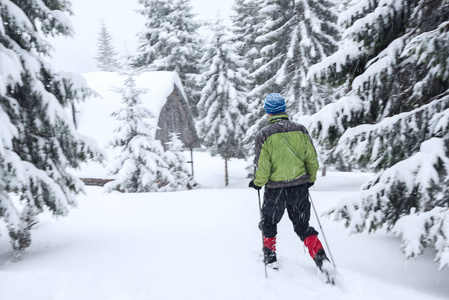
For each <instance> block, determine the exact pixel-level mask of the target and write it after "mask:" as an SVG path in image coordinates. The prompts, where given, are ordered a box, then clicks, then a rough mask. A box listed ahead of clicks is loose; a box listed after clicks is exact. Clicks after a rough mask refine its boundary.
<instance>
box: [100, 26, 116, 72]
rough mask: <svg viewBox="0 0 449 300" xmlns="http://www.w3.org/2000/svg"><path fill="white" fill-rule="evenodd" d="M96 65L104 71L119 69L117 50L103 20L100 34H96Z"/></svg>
mask: <svg viewBox="0 0 449 300" xmlns="http://www.w3.org/2000/svg"><path fill="white" fill-rule="evenodd" d="M97 46H98V51H97V56H96V57H95V58H96V60H97V66H98V67H99V68H100V70H102V71H105V72H114V71H117V70H118V69H119V63H118V60H117V52H116V51H115V49H114V45H113V44H112V37H111V35H110V34H109V32H108V30H107V28H106V25H105V24H104V22H101V28H100V34H99V36H98V43H97Z"/></svg>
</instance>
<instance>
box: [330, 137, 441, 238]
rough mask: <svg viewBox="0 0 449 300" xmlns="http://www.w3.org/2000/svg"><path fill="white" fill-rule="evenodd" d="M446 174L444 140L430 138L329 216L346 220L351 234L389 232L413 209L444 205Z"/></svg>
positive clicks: (422, 209)
mask: <svg viewBox="0 0 449 300" xmlns="http://www.w3.org/2000/svg"><path fill="white" fill-rule="evenodd" d="M437 167H438V169H437ZM448 174H449V159H448V158H447V156H446V153H445V147H444V140H443V139H440V138H432V139H430V140H428V141H425V142H424V143H422V144H421V149H420V151H419V152H418V153H416V154H415V155H413V156H411V157H409V158H407V159H405V160H402V161H400V162H399V163H397V164H395V165H394V166H392V167H391V168H389V169H386V170H385V171H383V172H381V173H378V174H376V175H375V176H374V177H373V178H372V179H371V180H370V181H368V182H367V183H366V184H365V185H364V186H363V187H362V189H363V190H362V191H361V192H360V193H358V194H356V195H352V196H349V197H346V198H345V199H343V200H341V201H340V202H339V203H338V204H337V205H336V206H335V207H334V208H332V209H331V210H330V211H329V214H331V215H334V216H335V219H345V222H346V227H348V228H349V229H350V230H351V231H352V232H362V231H365V230H368V231H370V232H371V231H375V230H377V229H378V228H386V229H388V230H391V229H392V228H393V226H394V224H395V222H396V221H398V220H400V218H401V217H403V216H405V215H407V214H408V213H409V212H410V210H411V209H412V208H413V207H415V208H417V209H418V210H419V211H420V212H425V211H426V210H427V208H428V207H432V205H430V202H432V204H433V205H435V204H438V203H439V202H444V191H442V189H441V187H445V186H447V181H448ZM446 188H447V187H446ZM399 195H400V196H399ZM443 205H444V204H443ZM440 206H441V204H440Z"/></svg>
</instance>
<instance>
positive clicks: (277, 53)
mask: <svg viewBox="0 0 449 300" xmlns="http://www.w3.org/2000/svg"><path fill="white" fill-rule="evenodd" d="M256 1H257V0H256ZM256 5H258V6H259V15H258V17H257V19H258V20H260V22H261V23H262V26H261V27H260V28H257V30H256V33H255V39H254V41H255V45H254V48H255V52H257V55H256V57H248V59H252V61H250V62H249V63H251V64H252V65H253V67H252V68H251V70H252V73H251V74H250V76H251V85H252V86H251V87H252V89H251V90H250V91H249V93H248V114H247V115H246V119H247V120H246V122H247V123H248V124H249V125H250V127H249V129H248V131H247V135H246V139H245V141H246V142H247V143H250V144H252V143H253V142H254V136H255V135H256V133H257V132H258V131H259V130H260V129H261V128H262V127H264V126H265V125H266V118H265V111H264V110H263V101H264V99H265V97H266V96H267V95H268V94H269V93H275V92H276V93H282V92H283V87H282V82H279V81H277V80H276V78H277V77H276V75H277V74H278V72H279V70H280V69H281V67H282V65H283V63H284V59H285V55H286V54H287V50H288V44H287V42H288V41H289V36H288V34H289V28H288V26H287V25H286V24H287V23H288V21H289V20H290V18H291V15H292V7H293V6H292V1H291V0H259V1H257V2H256ZM236 25H238V24H236ZM259 26H260V25H259ZM245 58H246V57H245ZM249 148H250V149H251V148H253V147H252V146H250V147H249Z"/></svg>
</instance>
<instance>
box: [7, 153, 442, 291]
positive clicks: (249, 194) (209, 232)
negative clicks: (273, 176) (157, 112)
mask: <svg viewBox="0 0 449 300" xmlns="http://www.w3.org/2000/svg"><path fill="white" fill-rule="evenodd" d="M194 160H195V177H196V180H197V182H198V183H199V184H200V185H201V187H200V188H199V189H196V190H192V191H185V192H176V193H151V194H121V193H118V192H117V193H112V194H105V193H103V190H102V189H101V188H95V187H88V188H87V195H85V196H81V197H80V198H79V206H78V208H76V209H73V210H72V211H71V213H70V215H69V216H68V217H65V218H60V219H58V220H56V219H53V218H52V217H50V216H42V217H41V218H40V220H41V222H40V224H39V225H38V226H37V227H36V228H35V229H34V230H33V233H32V234H33V244H32V246H31V247H30V248H29V249H28V250H27V251H26V254H25V256H24V259H23V260H22V261H20V262H17V263H12V262H9V260H10V254H8V252H9V251H10V250H9V242H8V239H7V238H6V236H5V232H4V228H1V229H2V237H0V299H2V300H22V299H33V300H40V299H42V300H50V299H52V300H53V299H54V300H60V299H61V300H66V299H76V300H79V299H83V300H87V299H92V300H103V299H105V300H106V299H107V300H128V299H131V300H140V299H152V300H164V299H167V300H168V299H170V300H179V299H182V300H187V299H192V300H212V299H217V300H221V299H223V300H240V299H242V300H251V299H257V300H259V299H276V300H283V299H286V300H287V299H288V300H291V299H310V300H312V299H313V300H316V299H326V300H329V299H332V300H340V299H341V300H360V299H364V300H366V299H373V300H374V299H375V300H389V299H391V300H398V299H407V300H415V299H416V300H424V299H425V300H433V299H447V298H448V297H449V271H448V270H444V271H437V268H438V265H437V264H435V263H433V262H432V257H433V255H432V253H426V254H424V255H422V256H421V257H419V258H418V259H416V260H408V261H407V260H404V258H403V255H402V254H401V253H400V251H399V244H400V241H399V239H397V238H395V237H393V236H391V235H389V234H386V233H376V234H372V235H366V234H362V235H348V231H347V230H345V229H344V226H343V224H341V223H335V222H332V221H330V220H328V219H326V218H321V221H322V225H323V228H324V230H325V234H326V237H327V239H328V242H329V245H330V246H331V250H332V254H333V256H334V258H335V262H336V264H337V268H338V270H339V273H340V280H339V281H340V282H339V284H338V285H337V286H330V285H325V284H324V283H323V282H321V281H320V279H319V277H318V276H317V274H316V270H315V266H314V264H313V262H312V260H311V259H310V257H309V255H308V253H307V252H306V251H305V250H304V248H303V245H302V243H301V242H300V241H299V239H298V238H297V237H296V235H295V234H294V233H293V229H292V226H291V224H290V221H289V219H288V217H287V216H286V215H285V216H284V219H283V220H282V221H281V223H280V225H279V234H278V260H279V263H280V270H279V271H274V270H269V273H268V278H265V276H264V267H263V263H262V261H261V244H262V241H261V234H260V231H259V229H258V228H257V224H258V222H259V212H258V199H257V192H255V191H254V190H252V189H250V188H247V184H248V181H249V180H248V179H247V178H245V176H246V172H245V170H244V168H245V167H246V162H244V161H241V160H232V161H231V163H230V176H231V178H230V186H229V187H228V188H224V187H223V186H224V178H223V177H224V175H223V173H224V163H223V161H222V160H221V159H219V158H211V157H209V156H208V155H207V154H206V153H202V152H195V153H194ZM366 178H367V175H366V174H361V173H338V172H329V173H328V176H326V177H323V178H321V177H320V178H318V181H317V184H316V186H315V187H313V189H312V193H311V195H312V197H313V200H314V202H315V205H316V208H317V210H318V212H319V213H320V212H323V211H325V210H326V209H328V208H330V207H331V206H332V205H334V204H335V202H336V201H338V199H339V197H341V196H342V195H344V194H348V193H354V192H355V191H356V190H357V189H358V187H359V186H360V184H361V183H363V182H364V180H365V179H366ZM312 224H313V225H314V226H315V227H316V228H317V229H318V226H317V225H316V224H317V223H316V219H315V217H314V216H313V215H312Z"/></svg>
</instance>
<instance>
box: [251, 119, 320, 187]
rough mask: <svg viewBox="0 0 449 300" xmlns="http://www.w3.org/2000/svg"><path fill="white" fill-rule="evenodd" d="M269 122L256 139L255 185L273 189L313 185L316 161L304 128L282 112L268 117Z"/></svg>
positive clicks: (316, 168)
mask: <svg viewBox="0 0 449 300" xmlns="http://www.w3.org/2000/svg"><path fill="white" fill-rule="evenodd" d="M268 123H269V125H268V126H266V127H265V128H263V129H262V130H261V131H260V132H259V133H258V135H257V137H256V145H255V147H256V150H255V153H256V157H255V159H254V165H255V167H256V169H255V177H256V179H255V181H254V183H255V184H256V185H258V186H264V185H266V186H267V187H270V188H275V187H288V186H295V185H301V184H306V183H308V182H314V181H315V180H316V173H317V171H318V160H317V155H316V151H315V148H314V147H313V144H312V141H311V140H310V137H309V134H308V132H307V130H306V128H305V127H304V126H302V125H300V124H297V123H294V122H292V121H289V118H288V116H287V114H285V113H281V114H276V115H272V116H270V117H269V119H268Z"/></svg>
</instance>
